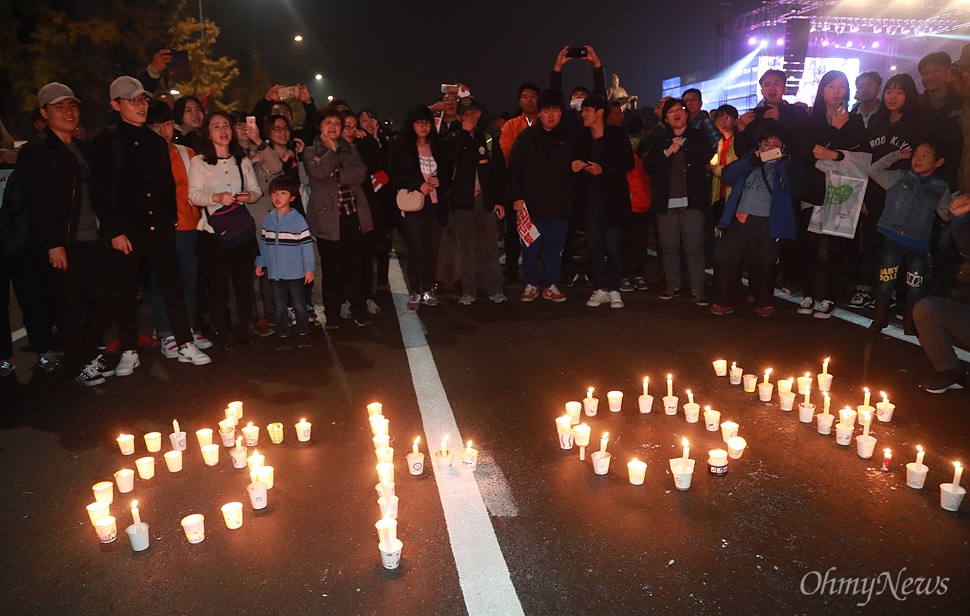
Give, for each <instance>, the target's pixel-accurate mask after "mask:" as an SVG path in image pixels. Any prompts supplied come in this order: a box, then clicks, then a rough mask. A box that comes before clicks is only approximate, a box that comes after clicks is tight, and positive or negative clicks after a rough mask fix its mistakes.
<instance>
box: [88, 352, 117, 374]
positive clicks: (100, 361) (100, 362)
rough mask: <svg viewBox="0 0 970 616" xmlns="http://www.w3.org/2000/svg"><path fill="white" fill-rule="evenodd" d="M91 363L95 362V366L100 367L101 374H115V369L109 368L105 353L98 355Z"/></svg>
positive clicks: (99, 372)
mask: <svg viewBox="0 0 970 616" xmlns="http://www.w3.org/2000/svg"><path fill="white" fill-rule="evenodd" d="M91 363H92V364H94V366H95V368H97V369H98V374H100V375H101V376H114V375H115V371H114V370H112V369H111V368H108V363H107V362H106V361H104V355H98V356H97V357H95V358H94V359H93V360H92V361H91Z"/></svg>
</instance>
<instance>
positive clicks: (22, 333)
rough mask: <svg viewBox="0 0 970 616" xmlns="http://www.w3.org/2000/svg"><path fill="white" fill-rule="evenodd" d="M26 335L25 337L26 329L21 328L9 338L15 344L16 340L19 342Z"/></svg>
mask: <svg viewBox="0 0 970 616" xmlns="http://www.w3.org/2000/svg"><path fill="white" fill-rule="evenodd" d="M26 335H27V328H26V327H21V328H20V329H18V330H17V331H15V332H14V333H13V334H11V336H10V337H11V338H12V339H13V342H17V341H18V340H20V339H21V338H23V337H24V336H26Z"/></svg>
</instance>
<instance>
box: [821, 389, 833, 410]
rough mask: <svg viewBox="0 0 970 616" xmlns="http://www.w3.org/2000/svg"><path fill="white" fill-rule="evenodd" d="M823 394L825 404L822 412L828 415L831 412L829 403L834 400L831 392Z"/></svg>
mask: <svg viewBox="0 0 970 616" xmlns="http://www.w3.org/2000/svg"><path fill="white" fill-rule="evenodd" d="M822 395H823V396H825V405H824V406H823V407H822V414H823V415H828V414H829V404H831V403H832V401H831V400H830V399H829V392H825V393H823V394H822Z"/></svg>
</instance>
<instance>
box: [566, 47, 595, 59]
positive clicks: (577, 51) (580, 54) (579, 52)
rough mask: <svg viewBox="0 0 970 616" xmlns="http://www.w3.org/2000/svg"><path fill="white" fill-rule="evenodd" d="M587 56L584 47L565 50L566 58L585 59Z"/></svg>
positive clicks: (587, 53)
mask: <svg viewBox="0 0 970 616" xmlns="http://www.w3.org/2000/svg"><path fill="white" fill-rule="evenodd" d="M588 55H589V52H588V51H586V48H585V47H570V48H569V49H567V50H566V57H567V58H585V57H586V56H588Z"/></svg>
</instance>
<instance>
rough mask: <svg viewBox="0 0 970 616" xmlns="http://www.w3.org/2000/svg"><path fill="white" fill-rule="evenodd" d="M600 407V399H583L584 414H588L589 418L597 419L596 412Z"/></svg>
mask: <svg viewBox="0 0 970 616" xmlns="http://www.w3.org/2000/svg"><path fill="white" fill-rule="evenodd" d="M599 405H600V400H599V398H583V412H584V413H586V416H587V417H596V411H597V409H599Z"/></svg>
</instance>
